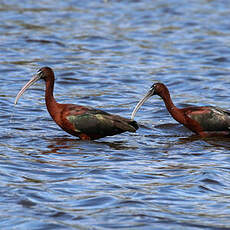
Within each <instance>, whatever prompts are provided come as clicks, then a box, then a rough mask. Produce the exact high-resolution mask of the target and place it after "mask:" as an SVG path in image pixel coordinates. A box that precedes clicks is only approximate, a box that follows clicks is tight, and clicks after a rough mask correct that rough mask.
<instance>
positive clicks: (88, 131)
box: [15, 67, 138, 140]
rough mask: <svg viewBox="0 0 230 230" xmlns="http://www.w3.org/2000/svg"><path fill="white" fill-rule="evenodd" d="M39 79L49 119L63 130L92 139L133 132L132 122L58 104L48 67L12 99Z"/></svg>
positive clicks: (82, 137) (52, 74)
mask: <svg viewBox="0 0 230 230" xmlns="http://www.w3.org/2000/svg"><path fill="white" fill-rule="evenodd" d="M39 79H43V80H44V81H45V83H46V89H45V101H46V107H47V110H48V111H49V113H50V115H51V117H52V118H53V120H54V121H55V122H56V123H57V124H58V125H59V126H60V127H61V128H62V129H63V130H64V131H66V132H67V133H69V134H71V135H73V136H77V137H79V138H80V139H82V140H93V139H98V138H102V137H105V136H112V135H116V134H119V133H123V132H126V131H129V132H135V131H136V130H137V129H138V125H137V123H136V122H135V121H133V120H130V119H127V118H123V117H120V116H118V115H112V114H109V113H107V112H104V111H102V110H99V109H94V108H91V107H85V106H80V105H73V104H59V103H58V102H56V100H55V98H54V96H53V90H54V81H55V77H54V72H53V70H52V69H51V68H49V67H43V68H41V69H40V70H39V71H38V72H37V74H36V75H34V77H33V78H32V79H31V80H30V81H29V82H28V83H27V84H26V85H25V86H24V87H23V88H22V89H21V91H20V92H19V93H18V95H17V96H16V99H15V104H16V103H17V101H18V99H19V98H20V96H21V95H22V94H23V93H24V92H25V90H26V89H27V88H29V87H30V86H31V85H32V84H34V83H35V82H36V81H38V80H39Z"/></svg>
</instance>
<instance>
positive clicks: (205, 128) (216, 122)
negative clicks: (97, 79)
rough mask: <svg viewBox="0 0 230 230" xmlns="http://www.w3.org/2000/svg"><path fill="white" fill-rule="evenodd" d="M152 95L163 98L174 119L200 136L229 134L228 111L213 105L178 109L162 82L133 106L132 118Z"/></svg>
mask: <svg viewBox="0 0 230 230" xmlns="http://www.w3.org/2000/svg"><path fill="white" fill-rule="evenodd" d="M153 95H158V96H160V97H161V98H162V99H163V101H164V103H165V106H166V108H167V110H168V111H169V113H170V114H171V116H172V117H173V118H174V119H175V120H176V121H178V122H179V123H181V124H183V125H184V126H185V127H187V128H188V129H190V130H191V131H193V132H195V133H197V134H199V135H200V136H202V137H208V136H229V135H230V111H227V110H224V109H221V108H218V107H214V106H200V107H199V106H191V107H187V108H182V109H179V108H177V107H176V106H175V105H174V104H173V102H172V99H171V97H170V93H169V90H168V88H167V87H166V86H165V85H164V84H163V83H155V84H153V85H152V87H151V88H150V90H149V91H148V93H147V94H146V95H145V96H144V97H143V98H142V99H141V100H140V101H139V102H138V104H137V105H136V107H135V108H134V110H133V112H132V116H131V119H132V120H133V119H134V117H135V115H136V113H137V111H138V110H139V109H140V107H141V106H142V105H143V104H144V103H145V101H147V100H148V99H149V98H150V97H152V96H153Z"/></svg>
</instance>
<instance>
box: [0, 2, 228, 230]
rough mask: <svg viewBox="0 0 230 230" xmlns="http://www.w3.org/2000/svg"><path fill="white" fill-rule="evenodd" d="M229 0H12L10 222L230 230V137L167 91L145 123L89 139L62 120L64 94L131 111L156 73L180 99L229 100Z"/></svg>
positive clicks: (1, 116)
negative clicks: (180, 119) (187, 114)
mask: <svg viewBox="0 0 230 230" xmlns="http://www.w3.org/2000/svg"><path fill="white" fill-rule="evenodd" d="M229 13H230V12H229V7H228V4H227V3H226V1H210V0H193V1H189V2H184V1H173V0H172V1H166V0H161V1H160V0H158V1H151V0H144V1H110V0H108V1H102V0H100V1H99V0H98V1H71V0H67V1H55V0H51V1H50V0H49V1H48V0H41V1H5V0H3V1H1V4H0V15H1V21H0V33H1V36H0V51H1V52H0V56H1V58H0V89H1V94H0V106H1V112H0V129H1V142H0V181H1V182H0V228H1V229H193V230H195V229H230V166H229V165H230V144H229V139H227V138H209V139H201V138H199V137H197V136H194V135H193V134H192V133H191V132H190V131H188V130H186V129H185V128H183V127H182V126H181V125H180V124H178V123H177V122H176V121H174V120H173V119H172V118H171V117H170V116H169V114H168V112H167V111H166V110H165V107H164V104H163V102H162V100H161V99H160V98H159V97H157V96H156V97H153V98H151V99H150V100H149V101H148V102H147V103H146V104H145V105H144V106H143V107H142V108H141V110H140V111H139V112H138V113H137V115H136V120H137V121H138V122H139V123H140V126H141V127H140V129H139V130H138V131H137V133H134V134H133V133H131V134H130V133H124V134H120V135H116V136H113V137H106V138H103V139H99V140H96V141H80V140H78V139H76V138H75V137H72V136H70V135H68V134H66V133H65V132H63V131H62V130H60V129H59V128H58V127H57V126H56V124H55V123H54V122H53V121H52V120H51V118H50V116H49V114H48V112H47V111H46V107H45V104H44V82H38V83H37V84H36V85H35V86H33V87H32V88H31V89H30V90H29V91H27V92H26V93H25V94H24V95H23V97H22V98H20V100H19V103H18V105H17V106H16V107H14V106H13V103H14V99H15V96H16V94H17V93H18V91H19V90H20V89H21V87H22V86H23V85H24V84H25V83H26V82H27V81H28V80H29V79H30V78H31V77H32V75H33V74H34V73H35V72H36V71H37V70H38V69H39V68H40V67H42V66H50V67H52V68H53V69H54V71H55V74H56V78H57V80H56V85H55V97H56V98H57V100H58V101H59V102H63V103H76V104H81V105H89V106H93V107H97V108H101V109H103V110H105V111H108V112H111V113H115V114H119V115H122V116H124V117H129V116H130V115H131V112H132V109H133V108H134V106H135V105H136V103H137V102H138V101H139V99H140V98H142V96H143V95H144V94H145V93H146V92H147V90H148V89H149V87H150V86H151V85H152V84H153V83H154V82H155V81H158V80H160V81H162V82H164V83H165V84H166V85H167V86H168V87H169V89H170V92H171V94H172V98H173V100H174V102H175V104H176V105H178V106H180V107H183V106H188V105H217V106H219V107H222V108H226V109H229V88H230V80H229V72H230V67H229V66H230V54H229V48H230V32H229V28H230V27H229Z"/></svg>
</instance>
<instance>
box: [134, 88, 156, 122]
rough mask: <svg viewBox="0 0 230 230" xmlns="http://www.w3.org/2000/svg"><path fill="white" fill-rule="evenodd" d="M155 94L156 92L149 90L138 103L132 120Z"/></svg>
mask: <svg viewBox="0 0 230 230" xmlns="http://www.w3.org/2000/svg"><path fill="white" fill-rule="evenodd" d="M153 94H154V90H153V89H152V88H151V89H150V90H149V92H148V93H147V94H146V95H145V96H144V97H143V98H142V99H141V100H140V101H139V102H138V104H137V105H136V107H135V108H134V110H133V112H132V115H131V120H133V119H134V117H135V115H136V113H137V111H138V110H139V109H140V107H141V106H142V105H143V104H144V103H145V102H146V101H147V100H148V99H149V98H150V97H152V96H153Z"/></svg>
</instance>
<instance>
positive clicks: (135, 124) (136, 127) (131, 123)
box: [130, 121, 139, 130]
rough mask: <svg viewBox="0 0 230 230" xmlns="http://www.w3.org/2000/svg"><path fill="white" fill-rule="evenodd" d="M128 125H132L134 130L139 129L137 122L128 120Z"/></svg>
mask: <svg viewBox="0 0 230 230" xmlns="http://www.w3.org/2000/svg"><path fill="white" fill-rule="evenodd" d="M130 125H132V126H133V127H134V128H135V129H136V130H138V129H139V126H138V124H137V122H136V121H131V122H130Z"/></svg>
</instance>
